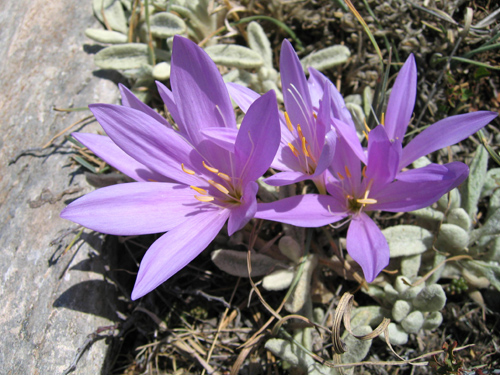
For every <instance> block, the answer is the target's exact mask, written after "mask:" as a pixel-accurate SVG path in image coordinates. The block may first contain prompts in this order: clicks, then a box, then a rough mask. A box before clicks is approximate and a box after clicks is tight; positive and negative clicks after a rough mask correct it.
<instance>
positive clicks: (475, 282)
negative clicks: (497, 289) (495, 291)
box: [462, 268, 490, 289]
mask: <svg viewBox="0 0 500 375" xmlns="http://www.w3.org/2000/svg"><path fill="white" fill-rule="evenodd" d="M462 276H463V277H464V279H465V281H467V284H468V285H469V286H472V287H474V288H477V289H484V288H487V287H489V286H490V281H489V280H488V278H487V277H485V276H482V275H478V273H477V272H474V271H473V270H469V269H467V268H463V269H462Z"/></svg>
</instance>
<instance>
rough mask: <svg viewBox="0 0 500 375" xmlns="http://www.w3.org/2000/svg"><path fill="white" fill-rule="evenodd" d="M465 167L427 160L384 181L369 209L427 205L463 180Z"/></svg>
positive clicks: (401, 209) (394, 209)
mask: <svg viewBox="0 0 500 375" xmlns="http://www.w3.org/2000/svg"><path fill="white" fill-rule="evenodd" d="M468 174H469V168H468V167H467V166H466V165H465V164H463V163H460V162H453V163H449V164H445V165H438V164H430V165H428V166H426V167H423V168H419V169H414V170H410V171H407V172H404V173H401V174H399V175H398V176H397V179H398V180H397V181H394V182H392V183H391V184H389V185H386V186H385V187H384V189H382V190H380V191H378V192H377V193H376V194H375V196H374V198H376V199H377V203H375V204H371V205H370V209H371V210H383V211H390V212H407V211H414V210H418V209H420V208H424V207H427V206H430V205H431V204H433V203H434V202H436V201H437V200H438V199H439V198H441V197H442V196H443V195H444V194H446V193H447V192H448V191H450V190H451V189H453V188H456V187H457V186H458V185H460V184H461V183H462V182H464V181H465V179H466V178H467V176H468Z"/></svg>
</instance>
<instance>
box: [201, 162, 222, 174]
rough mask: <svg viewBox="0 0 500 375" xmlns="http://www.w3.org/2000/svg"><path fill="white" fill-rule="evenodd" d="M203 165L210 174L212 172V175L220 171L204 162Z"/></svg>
mask: <svg viewBox="0 0 500 375" xmlns="http://www.w3.org/2000/svg"><path fill="white" fill-rule="evenodd" d="M202 163H203V166H204V167H205V168H206V169H208V170H209V171H210V172H212V173H219V170H218V169H216V168H213V167H210V166H208V165H207V164H206V163H205V161H202Z"/></svg>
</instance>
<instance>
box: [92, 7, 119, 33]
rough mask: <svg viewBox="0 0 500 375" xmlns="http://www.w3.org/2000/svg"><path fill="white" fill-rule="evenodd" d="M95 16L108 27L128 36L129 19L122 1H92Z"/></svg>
mask: <svg viewBox="0 0 500 375" xmlns="http://www.w3.org/2000/svg"><path fill="white" fill-rule="evenodd" d="M92 8H93V10H94V15H95V16H96V18H97V19H98V20H99V21H101V22H102V23H103V24H104V25H105V26H106V27H107V26H109V27H110V28H112V29H113V30H115V31H119V32H121V33H123V34H127V31H128V26H127V18H126V17H125V11H124V10H123V7H122V4H121V2H120V0H92Z"/></svg>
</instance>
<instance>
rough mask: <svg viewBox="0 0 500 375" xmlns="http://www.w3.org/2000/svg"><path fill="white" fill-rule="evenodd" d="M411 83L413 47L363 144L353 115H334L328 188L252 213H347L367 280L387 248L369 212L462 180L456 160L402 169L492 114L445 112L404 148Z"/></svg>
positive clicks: (281, 216) (405, 205)
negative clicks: (334, 138)
mask: <svg viewBox="0 0 500 375" xmlns="http://www.w3.org/2000/svg"><path fill="white" fill-rule="evenodd" d="M416 86H417V69H416V64H415V59H414V57H413V55H411V56H410V57H409V58H408V60H407V61H406V63H405V64H404V66H403V68H402V69H401V71H400V73H399V75H398V77H397V79H396V82H395V83H394V87H393V89H392V93H391V95H390V98H389V102H388V106H387V115H386V117H385V122H384V121H383V122H382V124H381V125H378V126H377V127H376V128H375V129H373V130H372V131H371V132H369V134H367V137H368V147H367V149H366V150H365V149H364V148H363V147H362V145H361V143H360V141H359V138H358V137H357V134H356V131H355V128H354V125H353V124H352V123H351V124H346V123H345V122H343V121H340V120H339V119H335V118H333V119H332V121H333V123H334V127H335V128H336V130H337V132H338V134H339V137H338V139H337V144H336V151H335V156H334V159H333V162H332V164H331V166H330V167H329V172H330V176H329V177H328V181H327V190H328V193H329V195H317V194H308V195H305V196H294V197H290V198H286V199H283V200H281V201H277V202H273V203H265V204H260V205H259V209H258V212H257V214H256V215H255V217H258V218H262V219H268V220H274V221H280V222H283V223H289V224H293V225H297V226H304V227H316V226H320V225H325V224H329V223H333V222H336V221H339V220H341V219H343V218H347V217H349V218H350V224H349V229H348V231H347V251H348V253H349V254H350V255H351V257H352V258H353V259H354V260H355V261H356V262H357V263H358V264H359V265H360V266H361V268H362V269H363V273H364V276H365V278H366V280H367V281H368V282H372V281H373V280H374V279H375V277H376V276H377V275H378V274H379V273H380V271H381V270H382V269H384V268H385V267H386V266H387V264H388V263H389V255H390V254H389V246H388V244H387V241H386V239H385V237H384V236H383V234H382V232H381V231H380V229H379V228H378V227H377V226H376V224H375V223H374V222H373V221H372V219H371V218H370V217H369V216H368V215H367V213H366V212H367V211H373V210H383V211H389V212H407V211H413V210H417V209H419V208H423V207H427V206H429V205H431V204H432V203H434V202H436V201H437V200H438V199H439V198H440V197H441V196H442V195H443V194H445V193H447V192H448V191H450V190H451V189H453V188H455V187H457V186H458V185H460V184H461V183H462V182H463V181H464V180H465V179H466V178H467V175H468V172H469V169H468V167H467V166H466V165H465V164H463V163H460V162H453V163H449V164H445V165H438V164H430V165H428V166H426V167H423V168H418V169H411V170H407V171H404V170H403V169H404V168H406V167H407V166H408V165H409V164H411V163H412V162H413V161H415V160H416V159H418V158H420V157H421V156H424V155H427V154H428V153H431V152H433V151H436V150H439V149H441V148H443V147H447V146H449V145H451V144H454V143H456V142H459V141H461V140H463V139H465V138H467V137H468V136H469V135H471V134H473V133H475V132H476V131H478V130H479V129H481V128H482V127H483V126H485V125H486V124H488V123H489V122H490V121H492V120H493V119H494V118H495V117H496V116H497V114H496V113H494V112H486V111H480V112H473V113H467V114H463V115H458V116H452V117H449V118H446V119H444V120H441V121H438V122H437V123H435V124H433V125H431V126H430V127H428V128H427V129H425V130H424V131H422V132H421V133H420V134H419V135H418V136H416V137H415V138H414V139H413V140H412V141H410V143H408V145H406V147H404V148H403V147H402V139H403V137H404V134H405V132H406V128H407V126H408V124H409V122H410V120H411V116H412V112H413V107H414V105H415V98H416ZM363 165H364V166H363Z"/></svg>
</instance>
